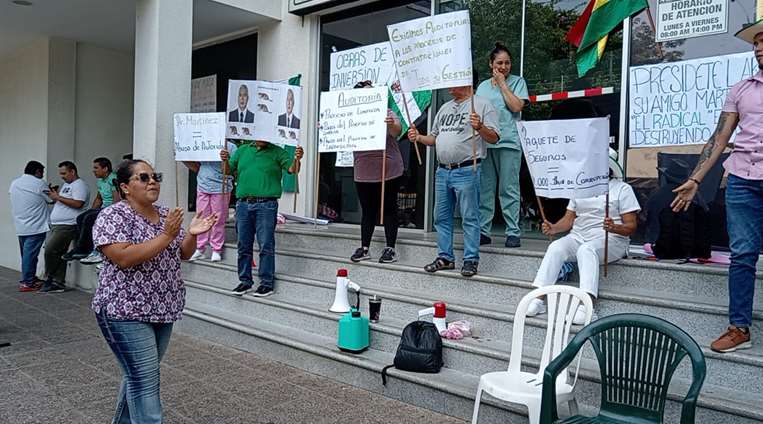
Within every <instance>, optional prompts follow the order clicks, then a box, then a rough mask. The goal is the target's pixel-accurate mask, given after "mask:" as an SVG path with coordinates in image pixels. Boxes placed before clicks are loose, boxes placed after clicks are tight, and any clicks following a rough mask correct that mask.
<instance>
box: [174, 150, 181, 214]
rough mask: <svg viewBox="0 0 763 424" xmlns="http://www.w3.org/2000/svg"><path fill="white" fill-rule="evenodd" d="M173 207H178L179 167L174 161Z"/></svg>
mask: <svg viewBox="0 0 763 424" xmlns="http://www.w3.org/2000/svg"><path fill="white" fill-rule="evenodd" d="M175 207H176V208H179V207H180V167H179V166H178V163H177V161H175Z"/></svg>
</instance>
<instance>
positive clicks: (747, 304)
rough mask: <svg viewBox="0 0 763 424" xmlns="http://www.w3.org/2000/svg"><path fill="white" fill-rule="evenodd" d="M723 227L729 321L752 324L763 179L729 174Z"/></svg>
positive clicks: (761, 228)
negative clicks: (726, 237) (728, 256)
mask: <svg viewBox="0 0 763 424" xmlns="http://www.w3.org/2000/svg"><path fill="white" fill-rule="evenodd" d="M726 228H727V230H728V233H729V248H730V249H731V265H730V266H729V322H730V323H731V325H734V326H737V327H749V326H751V325H752V298H753V295H754V294H755V265H756V263H757V262H758V253H759V252H760V242H761V239H763V237H761V234H762V233H763V181H757V180H746V179H744V178H740V177H737V176H736V175H733V174H732V175H729V181H728V185H727V186H726Z"/></svg>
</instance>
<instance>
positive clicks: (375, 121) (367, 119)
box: [318, 87, 387, 153]
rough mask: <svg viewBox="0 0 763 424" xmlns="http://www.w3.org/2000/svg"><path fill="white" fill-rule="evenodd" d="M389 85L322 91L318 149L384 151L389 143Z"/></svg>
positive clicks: (322, 151) (326, 150)
mask: <svg viewBox="0 0 763 424" xmlns="http://www.w3.org/2000/svg"><path fill="white" fill-rule="evenodd" d="M386 117H387V87H374V88H358V89H355V90H340V91H324V92H322V93H321V104H320V119H319V120H320V125H321V126H320V128H319V129H318V151H319V152H321V153H324V152H339V151H347V152H357V151H365V150H383V149H384V147H385V146H386V142H387V138H386V137H387V136H386V134H387V124H386V123H385V122H384V119H385V118H386Z"/></svg>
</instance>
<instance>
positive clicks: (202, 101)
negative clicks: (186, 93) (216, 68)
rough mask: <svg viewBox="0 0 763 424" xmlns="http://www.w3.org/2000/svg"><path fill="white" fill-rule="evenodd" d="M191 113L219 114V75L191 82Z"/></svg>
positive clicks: (195, 79)
mask: <svg viewBox="0 0 763 424" xmlns="http://www.w3.org/2000/svg"><path fill="white" fill-rule="evenodd" d="M191 112H193V113H202V112H217V75H208V76H206V77H201V78H194V79H192V80H191Z"/></svg>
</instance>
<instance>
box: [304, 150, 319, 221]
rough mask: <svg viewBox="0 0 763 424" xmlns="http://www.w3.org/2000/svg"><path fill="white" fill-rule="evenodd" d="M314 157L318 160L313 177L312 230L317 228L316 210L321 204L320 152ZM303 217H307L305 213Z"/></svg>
mask: <svg viewBox="0 0 763 424" xmlns="http://www.w3.org/2000/svg"><path fill="white" fill-rule="evenodd" d="M315 156H316V157H317V158H318V160H317V161H316V164H315V175H314V177H315V205H314V206H315V209H314V210H315V220H314V221H313V230H315V229H317V228H318V209H319V206H320V202H321V199H320V197H321V193H320V187H321V185H320V182H319V181H318V178H320V176H321V152H320V151H319V152H318V153H316V155H315ZM305 212H307V211H305ZM305 215H307V213H305Z"/></svg>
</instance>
